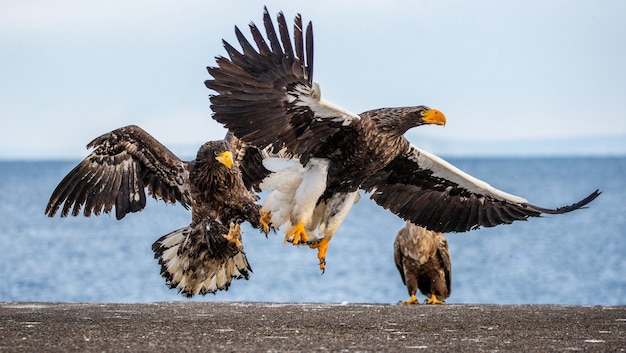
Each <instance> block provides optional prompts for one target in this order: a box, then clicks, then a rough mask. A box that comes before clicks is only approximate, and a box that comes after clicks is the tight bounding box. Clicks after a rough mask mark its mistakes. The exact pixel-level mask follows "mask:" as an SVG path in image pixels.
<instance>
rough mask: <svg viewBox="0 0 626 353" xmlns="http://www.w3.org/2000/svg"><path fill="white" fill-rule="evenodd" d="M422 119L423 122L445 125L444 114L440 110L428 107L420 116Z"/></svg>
mask: <svg viewBox="0 0 626 353" xmlns="http://www.w3.org/2000/svg"><path fill="white" fill-rule="evenodd" d="M422 121H423V122H424V123H426V124H435V125H441V126H446V116H445V115H443V113H442V112H440V111H439V110H437V109H430V110H428V111H427V112H426V113H425V114H424V117H423V118H422Z"/></svg>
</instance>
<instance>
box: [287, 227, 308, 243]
mask: <svg viewBox="0 0 626 353" xmlns="http://www.w3.org/2000/svg"><path fill="white" fill-rule="evenodd" d="M292 236H293V241H292V243H293V245H298V244H300V243H306V242H307V241H308V240H309V237H308V236H307V235H306V231H305V230H304V222H299V223H298V224H296V226H295V227H293V228H292V229H291V230H290V231H289V233H287V235H286V236H285V241H289V238H291V237H292Z"/></svg>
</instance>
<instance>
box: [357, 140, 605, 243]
mask: <svg viewBox="0 0 626 353" xmlns="http://www.w3.org/2000/svg"><path fill="white" fill-rule="evenodd" d="M362 188H363V189H364V190H366V191H372V190H374V192H373V193H372V195H371V198H372V199H373V200H374V201H376V203H378V204H379V205H381V206H382V207H384V208H386V209H389V210H390V211H391V212H393V213H395V214H397V215H399V216H400V217H402V218H404V219H406V220H408V221H411V222H413V223H415V224H418V225H420V226H423V227H426V228H428V229H430V230H434V231H437V232H443V233H447V232H464V231H468V230H470V229H475V228H478V227H493V226H496V225H499V224H508V223H512V222H513V221H516V220H525V219H527V218H528V217H538V216H540V215H541V214H543V213H547V214H561V213H567V212H570V211H573V210H576V209H579V208H581V207H583V206H585V205H587V204H588V203H589V202H591V201H593V200H594V199H595V198H596V197H598V195H600V192H599V191H598V190H596V191H594V192H593V193H591V194H590V195H589V196H587V197H585V198H584V199H582V200H581V201H579V202H576V203H574V204H572V205H569V206H564V207H560V208H556V209H549V208H543V207H538V206H534V205H532V204H530V203H528V201H526V200H525V199H523V198H521V197H518V196H514V195H511V194H508V193H506V192H503V191H501V190H498V189H496V188H494V187H492V186H491V185H489V184H487V183H485V182H484V181H481V180H479V179H476V178H474V177H472V176H470V175H468V174H466V173H464V172H463V171H461V170H459V169H458V168H456V167H454V166H453V165H451V164H449V163H448V162H446V161H444V160H443V159H441V158H439V157H437V156H435V155H432V154H430V153H428V152H426V151H423V150H420V149H418V148H417V147H415V146H413V145H411V146H410V148H409V150H408V151H407V152H406V153H404V154H403V155H400V156H399V157H397V158H396V159H394V160H393V161H392V162H391V163H390V164H389V165H387V167H385V168H384V169H383V170H382V171H380V172H378V173H376V174H374V175H373V176H371V177H370V178H369V179H368V180H367V181H366V182H365V183H364V184H363V185H362Z"/></svg>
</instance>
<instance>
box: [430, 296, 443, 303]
mask: <svg viewBox="0 0 626 353" xmlns="http://www.w3.org/2000/svg"><path fill="white" fill-rule="evenodd" d="M426 304H443V302H442V301H441V300H439V299H437V297H436V296H435V295H434V294H433V295H431V296H430V299H428V300H427V301H426Z"/></svg>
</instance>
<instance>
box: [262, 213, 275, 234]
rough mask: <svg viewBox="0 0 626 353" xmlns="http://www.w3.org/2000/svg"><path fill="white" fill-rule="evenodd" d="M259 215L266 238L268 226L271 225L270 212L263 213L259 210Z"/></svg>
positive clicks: (268, 230)
mask: <svg viewBox="0 0 626 353" xmlns="http://www.w3.org/2000/svg"><path fill="white" fill-rule="evenodd" d="M259 214H260V215H261V226H262V227H263V233H265V236H267V233H269V232H270V224H271V223H272V211H269V212H264V211H263V210H262V209H259Z"/></svg>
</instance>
